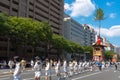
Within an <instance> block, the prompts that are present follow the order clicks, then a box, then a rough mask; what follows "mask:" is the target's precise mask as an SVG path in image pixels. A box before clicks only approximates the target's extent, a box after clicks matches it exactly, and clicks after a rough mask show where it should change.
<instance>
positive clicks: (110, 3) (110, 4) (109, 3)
mask: <svg viewBox="0 0 120 80" xmlns="http://www.w3.org/2000/svg"><path fill="white" fill-rule="evenodd" d="M113 3H114V2H107V3H106V5H107V6H112V4H113Z"/></svg>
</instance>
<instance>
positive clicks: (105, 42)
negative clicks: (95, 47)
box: [102, 37, 114, 51]
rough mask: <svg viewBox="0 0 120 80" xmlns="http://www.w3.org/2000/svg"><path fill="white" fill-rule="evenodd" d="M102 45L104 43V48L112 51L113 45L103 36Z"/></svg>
mask: <svg viewBox="0 0 120 80" xmlns="http://www.w3.org/2000/svg"><path fill="white" fill-rule="evenodd" d="M102 41H103V45H105V46H106V47H105V50H111V51H114V45H113V44H111V43H110V42H109V41H107V40H106V38H105V37H102Z"/></svg>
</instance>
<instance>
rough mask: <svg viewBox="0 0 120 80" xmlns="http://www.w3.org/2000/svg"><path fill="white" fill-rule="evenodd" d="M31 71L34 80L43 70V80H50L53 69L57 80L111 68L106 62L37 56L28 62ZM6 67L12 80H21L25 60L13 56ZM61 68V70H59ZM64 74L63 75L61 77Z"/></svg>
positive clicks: (36, 79)
mask: <svg viewBox="0 0 120 80" xmlns="http://www.w3.org/2000/svg"><path fill="white" fill-rule="evenodd" d="M30 65H31V69H32V70H34V72H35V76H34V79H35V80H40V78H41V74H42V69H44V70H45V80H51V70H52V69H54V70H55V73H56V76H57V78H58V80H60V79H61V78H62V76H63V77H65V78H67V77H71V76H73V75H76V74H79V73H82V72H86V71H94V70H100V71H101V70H103V69H105V68H108V67H109V66H111V62H110V61H107V62H104V61H90V60H89V61H81V60H76V59H73V60H70V61H67V60H66V59H63V60H60V59H56V60H52V59H48V58H46V59H45V60H44V61H42V60H41V59H40V57H39V56H37V57H35V60H31V62H30ZM8 66H9V68H10V72H11V73H13V77H14V80H21V79H20V78H21V72H24V70H25V68H26V60H25V59H24V58H22V60H21V59H20V58H19V56H15V57H14V60H12V59H10V60H9V62H8ZM14 66H15V69H14V71H13V72H12V68H13V67H14ZM61 67H62V68H61ZM115 69H117V64H115ZM61 73H64V75H61Z"/></svg>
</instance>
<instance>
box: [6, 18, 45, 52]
mask: <svg viewBox="0 0 120 80" xmlns="http://www.w3.org/2000/svg"><path fill="white" fill-rule="evenodd" d="M6 23H7V24H8V25H9V26H10V27H11V31H10V38H11V39H12V40H11V42H12V43H13V45H14V47H15V50H16V53H17V47H18V46H20V45H22V46H24V47H26V46H28V45H30V46H32V50H33V53H34V48H35V46H37V45H39V44H40V41H41V40H42V39H43V38H44V35H43V27H44V23H42V22H38V21H35V20H32V19H30V18H22V17H19V18H17V17H10V19H9V21H7V22H6Z"/></svg>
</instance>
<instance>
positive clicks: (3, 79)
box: [0, 77, 10, 80]
mask: <svg viewBox="0 0 120 80" xmlns="http://www.w3.org/2000/svg"><path fill="white" fill-rule="evenodd" d="M6 79H10V78H9V77H7V78H1V79H0V80H6Z"/></svg>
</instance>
